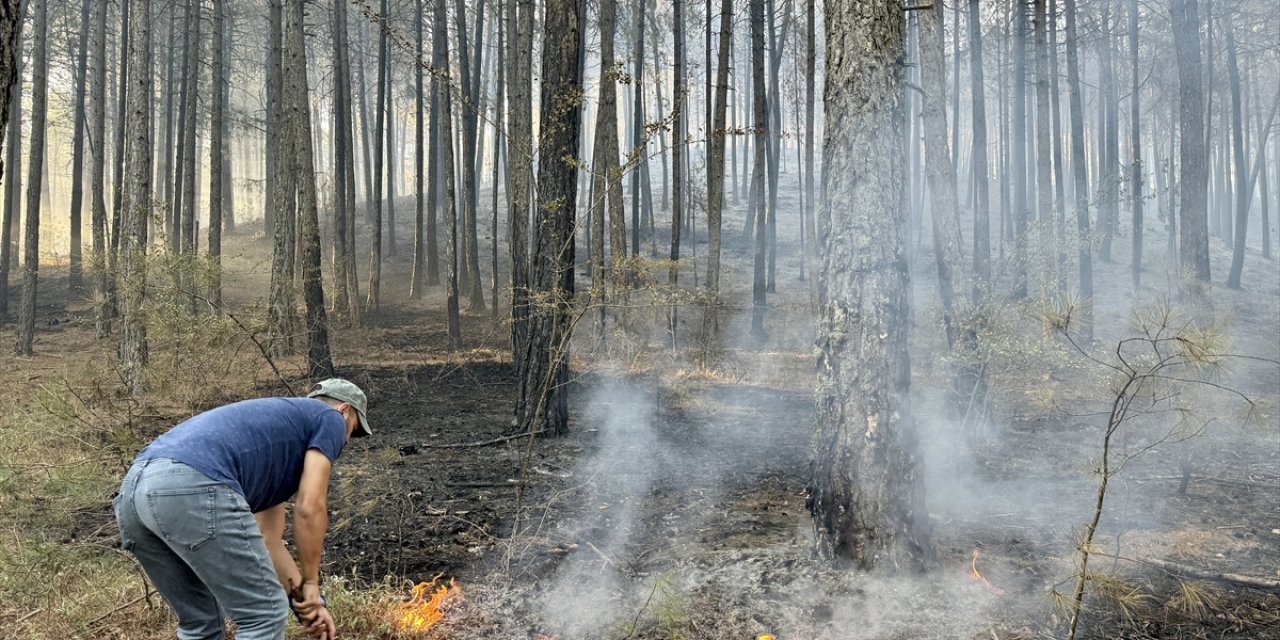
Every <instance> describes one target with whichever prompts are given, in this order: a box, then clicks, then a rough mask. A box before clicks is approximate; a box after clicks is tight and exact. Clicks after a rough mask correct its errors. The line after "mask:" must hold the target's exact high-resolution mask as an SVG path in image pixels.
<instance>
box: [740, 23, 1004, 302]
mask: <svg viewBox="0 0 1280 640" xmlns="http://www.w3.org/2000/svg"><path fill="white" fill-rule="evenodd" d="M817 2H818V0H809V2H808V3H807V5H806V7H805V56H804V58H805V80H804V219H805V228H804V230H803V233H804V235H805V236H806V238H807V240H808V242H806V243H805V246H806V247H807V253H806V254H805V255H804V256H802V259H803V260H805V261H806V262H807V263H808V266H809V270H810V271H811V272H812V271H814V270H816V261H815V260H814V257H815V256H816V255H817V251H816V250H815V249H816V247H815V244H814V243H815V242H816V241H817V234H816V233H815V227H814V220H813V215H814V211H815V210H816V209H817V208H816V207H815V206H814V190H813V185H814V184H815V183H816V182H817V179H818V178H817V172H816V171H814V167H813V129H814V112H813V104H814V98H813V97H814V85H815V84H816V80H815V76H817V75H818V68H817V61H818V47H817V36H816V29H817V27H816V26H815V24H814V22H815V18H814V16H815V14H816V13H817V11H816V10H815V9H814V6H815V5H816V4H817ZM978 73H979V77H981V73H982V72H981V70H979V71H978ZM975 82H977V81H976V80H975ZM736 193H737V192H736V189H735V194H736ZM734 200H735V203H736V201H737V198H736V195H735V198H734ZM812 291H813V290H812V289H810V292H812Z"/></svg>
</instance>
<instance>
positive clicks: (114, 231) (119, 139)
mask: <svg viewBox="0 0 1280 640" xmlns="http://www.w3.org/2000/svg"><path fill="white" fill-rule="evenodd" d="M148 1H149V0H148ZM130 4H131V2H130V0H121V1H120V34H121V36H120V49H121V51H122V52H123V53H122V54H121V55H120V78H119V81H120V89H119V91H118V92H117V93H118V95H117V96H116V101H117V107H116V109H117V111H116V145H115V150H116V158H115V170H114V171H113V172H112V174H113V175H114V177H115V188H114V189H112V195H111V199H112V206H111V246H110V247H109V248H108V249H107V258H108V264H110V265H111V267H112V270H113V271H118V270H119V268H118V266H119V265H118V264H116V263H117V262H118V261H119V259H120V258H119V249H120V234H121V233H122V230H123V229H124V223H123V219H122V218H123V216H124V194H125V191H126V186H125V178H124V174H125V168H124V161H125V155H126V147H127V146H128V143H127V142H126V129H127V128H128V125H127V122H128V119H129V118H128V112H129V105H128V99H129V85H130V84H131V81H130V79H129V65H131V64H132V61H131V60H130V59H129V56H128V51H129V50H130V49H129V47H130V42H129V38H130V37H131V36H132V31H131V29H130V28H129V12H130V8H129V7H130ZM149 35H150V31H148V36H149ZM148 46H150V45H148ZM148 229H150V227H148ZM121 277H123V274H121ZM114 302H115V301H114V300H113V303H114Z"/></svg>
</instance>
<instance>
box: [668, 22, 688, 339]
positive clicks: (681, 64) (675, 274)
mask: <svg viewBox="0 0 1280 640" xmlns="http://www.w3.org/2000/svg"><path fill="white" fill-rule="evenodd" d="M671 6H672V11H673V13H674V15H673V17H672V21H671V24H672V25H673V26H674V27H675V33H674V35H673V39H674V43H673V47H672V53H673V55H674V57H675V71H674V73H673V80H674V87H672V90H671V94H672V95H671V101H672V105H673V106H672V108H671V120H672V127H671V255H670V258H671V269H670V270H669V271H668V273H667V282H668V283H669V284H670V286H671V290H672V293H673V294H674V292H675V289H676V285H677V284H678V283H679V281H680V266H679V261H680V230H681V228H682V227H683V226H684V204H685V203H684V195H685V188H684V150H685V147H684V144H685V139H686V138H687V136H686V135H685V114H684V107H685V97H686V88H685V82H686V78H685V61H684V53H685V51H684V49H685V47H684V28H685V25H684V2H683V0H673V2H672V4H671ZM667 331H668V333H669V334H670V336H671V343H672V345H674V344H675V340H676V305H674V304H672V305H671V306H670V308H669V309H668V315H667Z"/></svg>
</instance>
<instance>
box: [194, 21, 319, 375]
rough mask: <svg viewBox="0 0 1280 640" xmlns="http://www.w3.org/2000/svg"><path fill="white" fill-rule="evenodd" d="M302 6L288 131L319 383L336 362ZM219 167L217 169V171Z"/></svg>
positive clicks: (290, 27)
mask: <svg viewBox="0 0 1280 640" xmlns="http://www.w3.org/2000/svg"><path fill="white" fill-rule="evenodd" d="M339 1H340V0H339ZM302 3H303V0H289V6H288V10H287V12H286V17H285V38H284V60H283V66H284V70H285V78H286V81H285V90H284V99H285V110H284V116H285V122H284V125H285V126H287V127H288V128H289V129H290V130H291V131H292V133H291V137H292V139H293V143H294V144H293V152H294V153H293V155H292V156H289V157H288V161H289V162H291V163H292V164H293V170H292V171H291V173H293V175H294V183H295V184H297V188H298V213H299V216H298V217H299V218H300V219H301V223H302V255H301V256H300V257H301V259H302V292H303V293H302V297H303V299H304V300H305V301H306V304H307V326H306V329H307V337H308V341H307V342H308V347H307V375H308V376H309V377H311V378H315V379H318V378H328V377H332V376H333V374H334V369H333V357H332V356H331V355H330V352H329V326H328V322H327V320H326V319H325V309H324V289H323V287H322V285H321V273H320V219H319V214H318V212H317V205H316V179H315V174H316V170H315V155H314V153H313V150H312V148H311V109H310V107H309V105H310V100H309V98H308V92H307V50H306V39H305V37H304V36H303V26H304V23H303V10H302ZM215 7H216V5H215ZM215 10H216V8H215ZM213 166H217V165H216V164H214V165H211V167H213ZM214 173H217V172H216V171H215V172H214Z"/></svg>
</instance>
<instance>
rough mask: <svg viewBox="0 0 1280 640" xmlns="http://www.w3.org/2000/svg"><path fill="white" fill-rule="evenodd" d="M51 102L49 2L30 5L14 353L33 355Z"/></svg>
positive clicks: (43, 1) (39, 0)
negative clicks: (23, 215) (27, 141)
mask: <svg viewBox="0 0 1280 640" xmlns="http://www.w3.org/2000/svg"><path fill="white" fill-rule="evenodd" d="M48 101H49V3H48V0H32V2H31V145H30V149H31V153H30V159H31V164H30V165H28V169H27V219H26V223H25V224H24V226H23V231H24V232H25V234H24V235H25V237H24V238H23V244H22V306H21V307H19V309H18V342H17V344H16V345H15V349H14V351H15V352H16V353H17V354H18V355H20V356H29V355H31V354H32V343H33V342H34V339H35V332H36V284H37V282H36V281H37V279H38V277H39V270H40V188H41V182H42V180H43V178H44V166H45V164H44V156H45V133H46V131H45V116H46V111H47V108H48Z"/></svg>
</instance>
